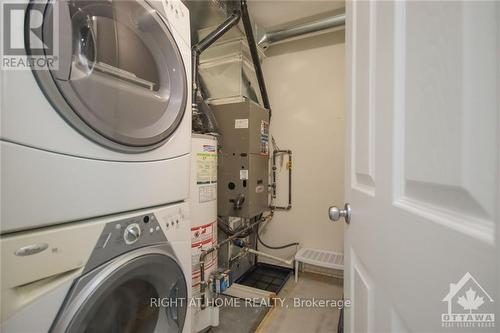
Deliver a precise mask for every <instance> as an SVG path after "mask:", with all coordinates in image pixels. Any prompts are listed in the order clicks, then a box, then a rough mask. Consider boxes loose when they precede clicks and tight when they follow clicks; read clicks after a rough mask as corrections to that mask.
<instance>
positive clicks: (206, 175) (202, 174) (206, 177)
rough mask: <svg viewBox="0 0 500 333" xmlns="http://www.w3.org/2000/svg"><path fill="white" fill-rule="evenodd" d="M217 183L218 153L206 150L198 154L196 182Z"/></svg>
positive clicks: (200, 183) (199, 183)
mask: <svg viewBox="0 0 500 333" xmlns="http://www.w3.org/2000/svg"><path fill="white" fill-rule="evenodd" d="M215 183H217V154H216V153H215V152H213V153H212V152H206V153H198V154H196V184H198V185H202V184H215Z"/></svg>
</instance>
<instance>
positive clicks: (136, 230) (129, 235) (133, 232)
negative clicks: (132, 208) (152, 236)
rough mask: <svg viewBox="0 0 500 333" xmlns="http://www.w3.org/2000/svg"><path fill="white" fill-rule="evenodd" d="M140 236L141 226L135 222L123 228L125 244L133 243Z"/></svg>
mask: <svg viewBox="0 0 500 333" xmlns="http://www.w3.org/2000/svg"><path fill="white" fill-rule="evenodd" d="M139 237H141V227H139V225H138V224H137V223H132V224H130V225H128V226H127V228H125V231H124V232H123V239H124V240H125V243H127V244H129V245H130V244H134V243H135V242H137V241H138V240H139Z"/></svg>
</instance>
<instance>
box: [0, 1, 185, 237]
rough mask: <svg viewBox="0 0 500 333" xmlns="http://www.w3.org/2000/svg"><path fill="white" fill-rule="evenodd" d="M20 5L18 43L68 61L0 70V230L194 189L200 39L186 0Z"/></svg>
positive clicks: (178, 196) (151, 202)
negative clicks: (194, 85) (194, 37)
mask: <svg viewBox="0 0 500 333" xmlns="http://www.w3.org/2000/svg"><path fill="white" fill-rule="evenodd" d="M56 4H57V5H56ZM16 6H17V7H16V9H18V10H25V11H26V15H25V16H24V19H22V20H17V21H16V20H14V19H13V18H12V19H11V26H12V29H13V30H12V31H11V34H10V37H11V38H16V36H17V37H18V38H21V39H22V40H21V41H19V40H18V41H17V42H16V43H14V44H15V45H17V44H19V43H20V44H21V45H25V46H24V49H21V50H18V51H22V52H24V53H25V54H30V55H31V56H36V57H42V58H43V57H46V58H48V57H49V55H47V54H46V52H47V51H46V49H45V47H48V48H50V49H51V50H52V49H53V50H56V49H57V50H58V51H57V55H58V58H57V59H58V61H57V64H58V67H57V68H56V67H54V68H51V69H50V70H46V68H45V70H44V69H40V68H37V69H33V70H1V71H0V75H1V77H0V85H1V87H0V92H1V95H0V100H1V141H0V143H1V178H2V189H1V207H2V212H1V224H0V232H1V233H7V232H13V231H18V230H25V229H31V228H36V227H41V226H46V225H51V224H58V223H63V222H69V221H75V220H80V219H87V218H90V217H97V216H104V215H107V214H113V213H118V212H124V211H130V210H134V209H141V208H145V207H152V206H157V205H162V204H166V203H172V202H177V201H182V200H184V199H186V198H187V197H188V195H189V193H188V192H189V162H190V156H189V151H190V138H191V103H190V102H189V100H190V98H189V96H190V94H191V85H190V84H189V82H190V78H191V65H190V62H191V51H190V49H191V48H190V46H191V44H190V27H189V13H188V10H187V9H186V7H185V6H184V5H183V4H182V3H181V1H180V0H164V1H155V0H152V1H144V0H132V1H109V0H92V1H88V0H68V1H55V2H53V1H50V2H49V1H47V2H45V1H36V2H27V1H26V0H21V1H18V4H16ZM4 10H5V8H4ZM21 17H23V16H21ZM42 17H43V21H42V22H43V24H42V25H41V26H40V27H39V25H40V21H41V18H42ZM47 22H49V23H47ZM55 22H57V24H56V23H55ZM3 26H4V25H2V28H1V29H4V27H3ZM54 26H57V27H58V28H57V29H56V28H54V31H58V32H60V33H52V30H51V29H53V27H54ZM37 27H39V28H38V30H37V29H35V28H37ZM0 35H1V36H4V31H1V33H0ZM56 40H57V43H56ZM35 41H42V42H43V44H40V43H35ZM56 44H57V45H58V46H57V48H55V47H53V48H52V46H51V45H56ZM33 45H34V46H33ZM40 45H42V46H43V47H42V48H40V47H41V46H40ZM51 52H52V51H51ZM54 52H55V51H54Z"/></svg>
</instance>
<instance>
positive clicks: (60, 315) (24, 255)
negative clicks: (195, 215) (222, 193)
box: [0, 203, 192, 333]
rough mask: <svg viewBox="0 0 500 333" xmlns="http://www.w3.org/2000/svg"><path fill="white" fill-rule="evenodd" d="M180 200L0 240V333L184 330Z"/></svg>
mask: <svg viewBox="0 0 500 333" xmlns="http://www.w3.org/2000/svg"><path fill="white" fill-rule="evenodd" d="M188 212H189V210H188V205H187V204H186V203H182V204H175V205H170V206H164V207H161V208H156V209H154V210H141V211H137V212H134V213H128V214H121V215H116V216H113V217H108V218H101V219H96V220H90V221H85V222H78V223H71V224H65V225H63V226H52V227H48V228H45V229H39V230H32V231H27V232H22V233H18V234H16V235H9V236H4V237H2V239H0V248H1V259H2V260H1V326H0V331H1V332H3V333H9V332H12V333H18V332H23V333H31V332H33V333H35V332H36V333H41V332H49V331H50V332H54V333H58V332H68V333H70V332H103V333H110V332H117V333H118V332H119V333H127V332H130V333H135V332H144V333H148V332H185V333H190V332H191V320H192V319H191V310H190V308H189V306H188V305H189V302H188V300H189V298H190V297H191V288H190V287H191V286H190V284H191V283H190V281H191V252H190V250H191V246H190V245H191V244H190V240H189V239H190V222H189V216H188Z"/></svg>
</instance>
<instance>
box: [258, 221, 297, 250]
mask: <svg viewBox="0 0 500 333" xmlns="http://www.w3.org/2000/svg"><path fill="white" fill-rule="evenodd" d="M257 240H258V241H259V243H261V244H262V245H264V247H267V248H268V249H271V250H281V249H286V248H288V247H292V246H296V245H299V243H297V242H294V243H290V244H285V245H281V246H271V245H267V244H266V243H264V242H263V241H262V239H260V235H259V225H257Z"/></svg>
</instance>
